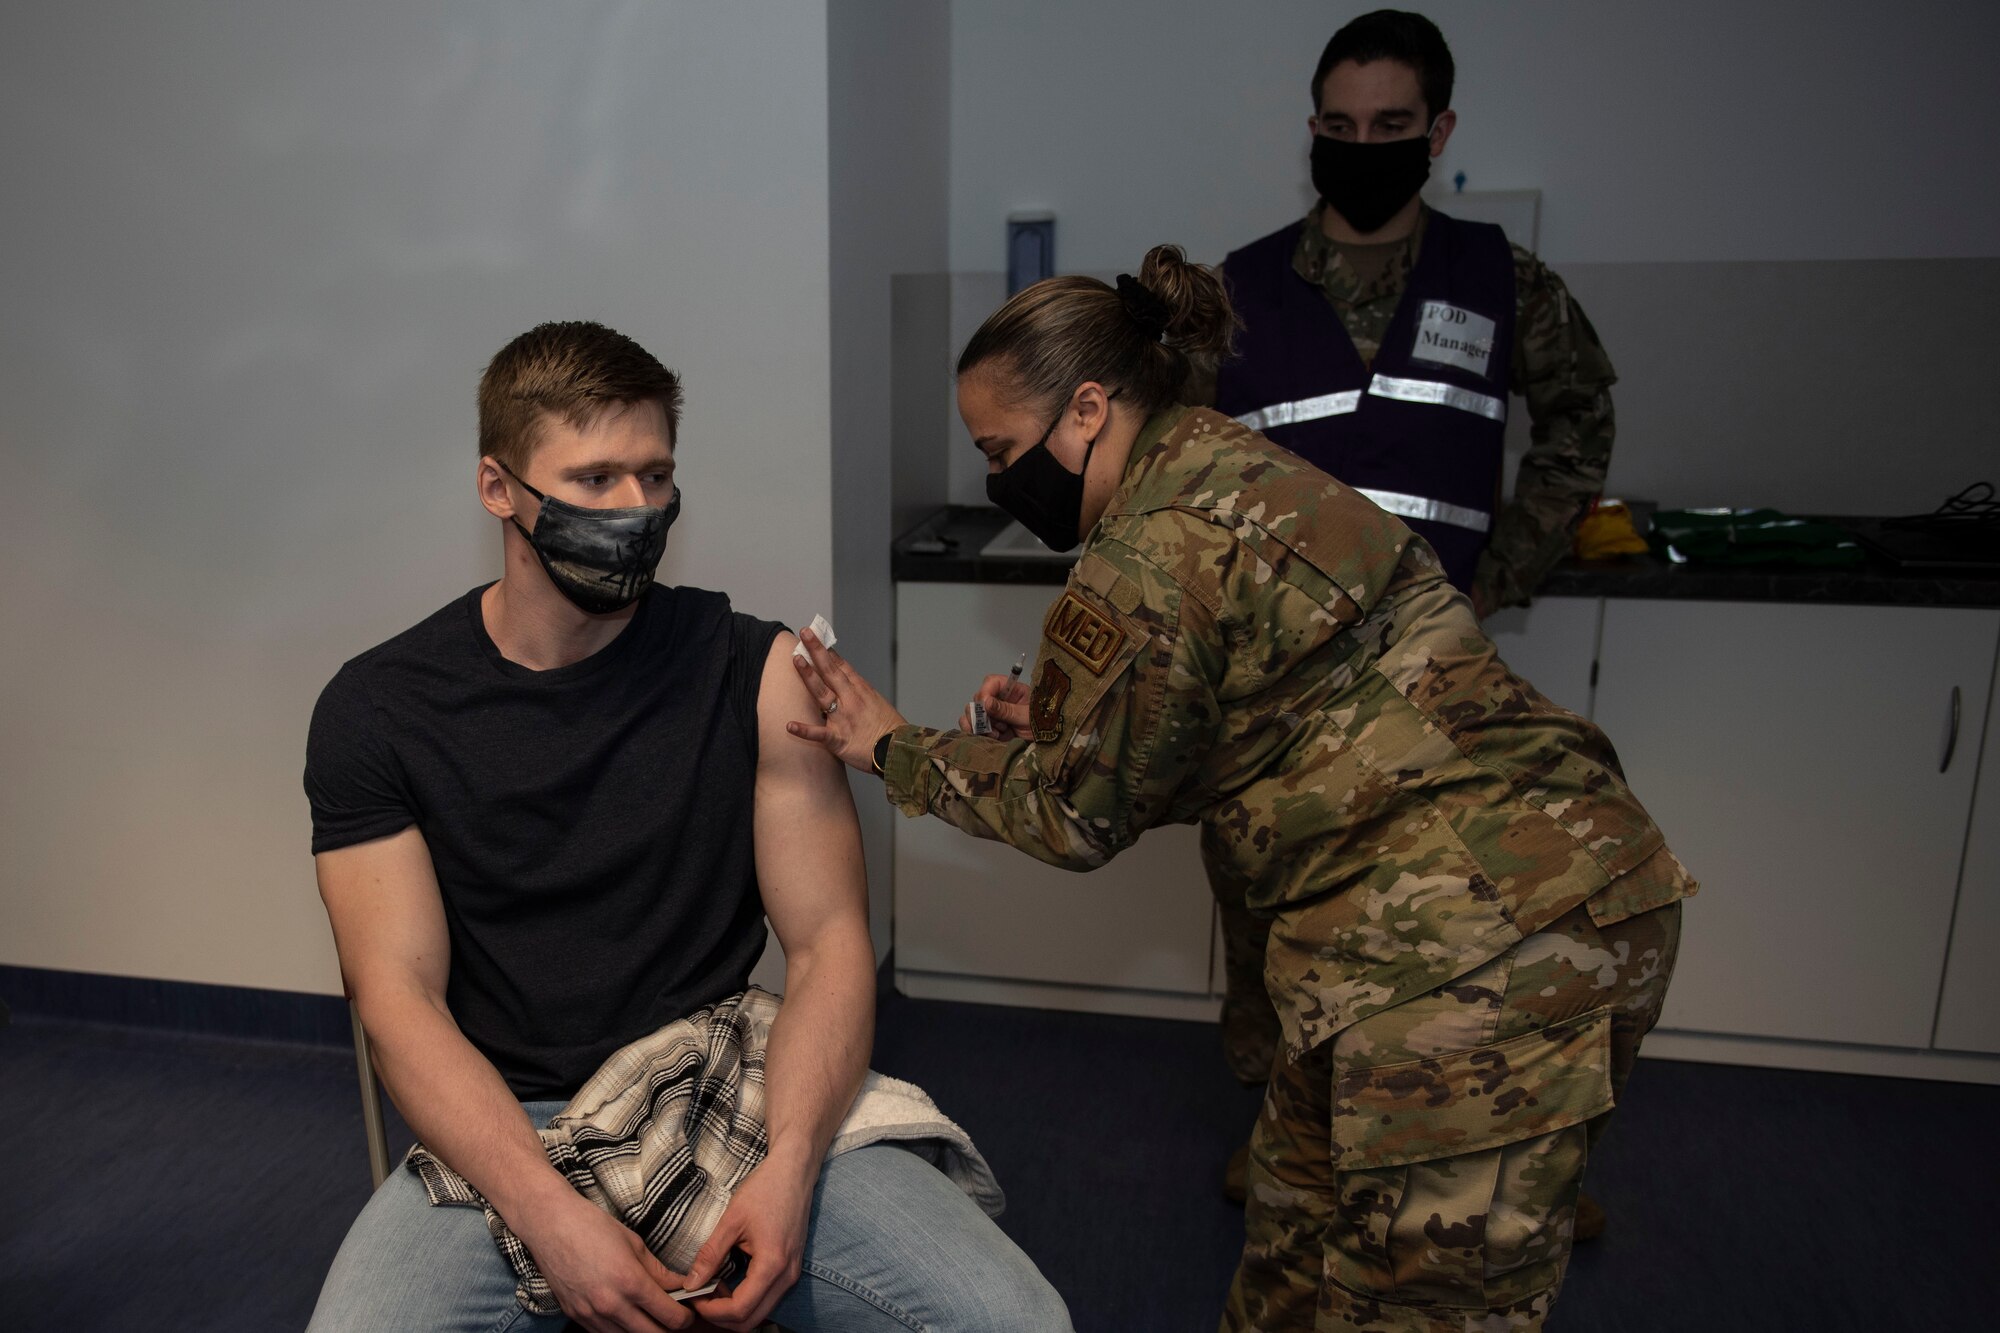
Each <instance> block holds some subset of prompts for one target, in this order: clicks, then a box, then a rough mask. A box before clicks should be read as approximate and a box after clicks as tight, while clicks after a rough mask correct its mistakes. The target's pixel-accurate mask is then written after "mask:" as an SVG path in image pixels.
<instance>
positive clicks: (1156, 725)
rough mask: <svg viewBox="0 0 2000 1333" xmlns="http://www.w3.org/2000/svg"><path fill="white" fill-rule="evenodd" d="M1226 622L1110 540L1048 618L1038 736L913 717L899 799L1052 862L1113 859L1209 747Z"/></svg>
mask: <svg viewBox="0 0 2000 1333" xmlns="http://www.w3.org/2000/svg"><path fill="white" fill-rule="evenodd" d="M1214 623H1215V622H1214V620H1213V618H1212V616H1211V615H1210V614H1209V612H1208V611H1207V609H1206V608H1205V607H1204V606H1203V605H1202V603H1201V602H1200V600H1198V599H1197V598H1195V597H1193V596H1189V595H1185V594H1184V592H1183V590H1182V589H1181V587H1180V586H1179V585H1178V584H1177V583H1176V582H1175V581H1174V580H1173V579H1172V578H1171V577H1169V576H1168V575H1167V574H1166V573H1165V572H1164V571H1163V570H1161V569H1160V568H1159V567H1158V566H1157V565H1155V564H1153V563H1152V562H1151V561H1149V560H1147V559H1145V558H1144V557H1143V556H1141V555H1139V554H1138V553H1137V552H1136V551H1134V550H1133V549H1132V548H1130V547H1128V546H1124V545H1122V544H1120V543H1117V542H1113V541H1099V542H1098V543H1097V544H1096V545H1094V546H1092V548H1091V549H1090V550H1089V551H1088V552H1086V553H1085V554H1084V556H1083V558H1082V559H1081V560H1080V561H1078V563H1077V568H1076V571H1075V572H1074V573H1073V574H1072V575H1071V576H1070V582H1069V586H1068V587H1067V588H1066V589H1065V590H1064V592H1063V594H1062V596H1061V597H1059V598H1058V599H1057V600H1056V602H1055V604H1054V605H1053V606H1052V607H1050V609H1049V613H1048V616H1047V617H1046V619H1045V620H1044V622H1043V627H1042V644H1041V649H1040V652H1039V655H1038V656H1037V659H1036V663H1035V673H1034V676H1033V678H1032V679H1033V697H1032V700H1031V702H1030V704H1029V720H1030V726H1031V730H1032V733H1033V734H1032V736H1031V737H1029V738H1024V739H1020V740H1014V741H1000V740H995V739H992V738H989V737H980V736H972V735H968V734H966V733H964V732H959V731H937V730H933V729H931V728H928V727H918V726H905V727H899V728H897V729H896V731H895V733H894V734H893V736H892V738H891V740H890V744H889V754H888V759H887V761H886V763H885V764H884V767H883V783H884V786H885V787H886V789H887V794H888V798H889V801H890V803H891V804H893V805H895V806H896V807H897V808H898V809H899V810H901V811H902V812H903V813H904V814H906V815H921V814H934V815H937V816H938V817H939V818H941V819H944V820H947V821H949V822H950V823H952V824H955V825H956V826H958V827H959V828H960V829H963V830H964V831H965V832H967V833H970V834H973V835H974V836H976V837H982V838H992V839H995V840H998V841H1001V842H1005V843H1008V844H1010V845H1012V846H1014V847H1016V848H1018V849H1020V850H1021V851H1024V852H1026V853H1028V855H1030V856H1033V857H1035V858H1037V859H1039V860H1042V861H1046V862H1048V863H1050V864H1051V865H1057V866H1062V867H1064V868H1065V869H1070V870H1090V869H1094V868H1095V867H1097V866H1100V865H1103V864H1104V863H1105V862H1106V861H1108V860H1110V859H1111V858H1112V857H1113V856H1115V855H1116V854H1117V853H1118V852H1119V851H1121V850H1123V849H1124V848H1125V847H1127V846H1129V845H1131V843H1132V842H1133V841H1135V840H1136V839H1137V838H1138V836H1139V835H1140V834H1141V833H1142V832H1144V831H1145V830H1146V829H1147V828H1148V827H1150V826H1151V825H1153V824H1155V823H1159V822H1163V820H1164V819H1166V818H1167V817H1169V816H1170V815H1172V814H1173V813H1175V812H1174V796H1175V793H1176V792H1178V791H1179V790H1180V788H1181V787H1182V785H1183V783H1184V782H1185V780H1186V778H1187V776H1188V774H1189V773H1190V772H1191V771H1192V769H1193V767H1194V766H1195V764H1196V763H1198V762H1199V760H1200V758H1201V756H1202V754H1203V753H1204V752H1205V750H1206V748H1207V746H1208V743H1209V738H1210V736H1211V735H1212V734H1213V731H1214V728H1215V720H1216V718H1217V717H1218V716H1219V709H1218V708H1217V706H1216V702H1215V694H1214V687H1213V685H1212V684H1211V682H1212V681H1213V680H1215V679H1217V677H1218V674H1219V671H1220V666H1219V663H1220V652H1221V649H1220V646H1219V645H1220V642H1221V639H1220V636H1219V635H1218V634H1216V633H1215V631H1214ZM1182 817H1185V816H1182Z"/></svg>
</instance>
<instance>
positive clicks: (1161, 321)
mask: <svg viewBox="0 0 2000 1333" xmlns="http://www.w3.org/2000/svg"><path fill="white" fill-rule="evenodd" d="M1118 299H1119V300H1120V301H1122V302H1124V304H1125V313H1126V314H1128V315H1130V316H1131V317H1132V322H1133V323H1134V324H1137V325H1138V326H1139V331H1140V332H1141V333H1143V334H1145V335H1146V341H1148V342H1158V341H1159V340H1160V337H1161V335H1162V334H1164V333H1166V331H1167V322H1168V320H1170V319H1171V318H1172V317H1173V316H1172V313H1171V312H1170V311H1169V310H1168V309H1167V303H1166V302H1165V301H1162V300H1161V299H1160V298H1159V295H1158V293H1156V292H1154V290H1153V289H1152V288H1151V287H1148V286H1147V285H1146V284H1145V283H1143V282H1140V281H1139V280H1138V279H1137V278H1135V277H1133V276H1132V275H1131V274H1130V273H1120V274H1119V275H1118Z"/></svg>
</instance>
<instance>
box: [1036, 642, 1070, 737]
mask: <svg viewBox="0 0 2000 1333" xmlns="http://www.w3.org/2000/svg"><path fill="white" fill-rule="evenodd" d="M1068 701H1069V673H1068V672H1067V671H1064V670H1063V669H1062V668H1061V667H1059V666H1057V665H1056V664H1055V663H1054V662H1053V661H1051V660H1049V659H1048V658H1043V659H1042V674H1041V675H1039V676H1037V677H1036V678H1035V692H1034V694H1032V695H1031V696H1029V699H1028V725H1029V726H1031V727H1033V728H1034V731H1035V739H1036V740H1038V741H1054V740H1061V739H1062V710H1063V705H1064V704H1065V703H1067V702H1068Z"/></svg>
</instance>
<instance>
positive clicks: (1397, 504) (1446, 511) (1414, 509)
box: [1354, 486, 1493, 532]
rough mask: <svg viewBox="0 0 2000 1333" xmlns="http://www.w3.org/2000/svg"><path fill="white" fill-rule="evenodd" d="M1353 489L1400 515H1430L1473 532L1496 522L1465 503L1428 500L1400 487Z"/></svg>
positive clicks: (1401, 516) (1432, 519) (1426, 516)
mask: <svg viewBox="0 0 2000 1333" xmlns="http://www.w3.org/2000/svg"><path fill="white" fill-rule="evenodd" d="M1354 490H1355V492H1356V493H1357V494H1360V495H1365V496H1367V497H1368V498H1369V499H1371V500H1373V501H1374V502H1375V503H1376V504H1377V505H1378V506H1380V507H1381V508H1383V509H1386V510H1388V511H1389V512H1390V513H1392V514H1394V515H1396V516H1397V517H1398V518H1422V519H1429V520H1430V521H1431V522H1433V523H1449V524H1451V525H1452V526H1453V527H1455V528H1471V529H1472V530H1473V531H1474V532H1485V531H1487V530H1488V529H1490V528H1491V527H1492V526H1493V516H1492V515H1491V514H1482V513H1480V512H1479V511H1478V510H1477V509H1467V508H1465V507H1464V506H1463V505H1453V504H1446V503H1445V502H1444V501H1442V500H1429V499H1426V498H1424V497H1423V496H1421V495H1404V494H1403V493H1402V492H1400V491H1371V490H1369V489H1368V488H1367V487H1366V486H1356V487H1354Z"/></svg>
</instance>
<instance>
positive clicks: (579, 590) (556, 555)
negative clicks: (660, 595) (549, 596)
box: [494, 459, 681, 615]
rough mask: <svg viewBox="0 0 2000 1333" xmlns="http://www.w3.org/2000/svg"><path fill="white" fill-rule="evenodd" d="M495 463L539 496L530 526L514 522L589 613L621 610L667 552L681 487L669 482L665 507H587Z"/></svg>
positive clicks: (564, 590)
mask: <svg viewBox="0 0 2000 1333" xmlns="http://www.w3.org/2000/svg"><path fill="white" fill-rule="evenodd" d="M494 461H495V462H498V461H499V460H498V459H496V460H494ZM500 466H501V468H502V469H503V470H505V472H506V473H507V475H508V476H510V477H512V478H514V480H515V481H520V482H521V488H522V489H523V490H525V491H526V492H527V493H528V494H530V495H532V496H534V497H535V498H536V499H537V500H539V501H541V505H542V507H541V512H540V513H539V514H538V515H537V516H536V517H535V527H534V531H532V532H530V531H529V530H528V529H527V528H525V527H523V526H522V524H521V520H520V519H519V518H516V519H514V520H513V523H514V526H515V527H516V528H519V529H520V531H521V535H522V536H523V537H526V538H527V539H528V545H530V546H532V547H534V548H535V554H536V556H538V557H539V558H540V559H541V562H542V568H543V569H544V570H545V571H547V573H548V576H549V582H551V583H553V584H555V585H556V591H557V592H559V593H561V594H562V595H563V596H565V597H567V598H569V600H570V601H571V602H573V603H574V604H575V605H576V606H577V607H578V608H579V609H581V610H584V611H588V612H590V613H591V614H593V615H603V614H605V613H606V612H608V611H620V610H623V609H624V608H625V607H628V606H630V605H631V604H632V603H633V602H636V601H637V600H639V596H640V594H641V593H643V592H645V591H646V589H647V588H648V587H650V586H651V585H652V582H653V571H654V570H656V569H658V568H659V566H660V557H661V556H663V555H665V554H666V550H667V529H668V528H670V527H672V526H673V523H674V520H675V519H676V518H679V517H680V512H681V488H680V487H678V486H676V487H674V498H673V499H672V500H671V501H669V502H668V504H667V507H666V508H664V509H661V508H658V507H656V506H654V505H635V506H633V507H631V508H629V509H586V508H584V507H583V506H581V505H573V504H570V503H569V502H568V501H565V500H558V499H556V498H554V497H553V496H548V495H544V494H542V493H541V492H540V491H538V490H536V489H535V488H534V487H533V486H530V485H528V483H527V482H525V481H521V477H520V475H519V474H518V473H516V472H515V471H514V469H513V468H510V467H508V466H507V465H506V464H505V463H501V464H500Z"/></svg>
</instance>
